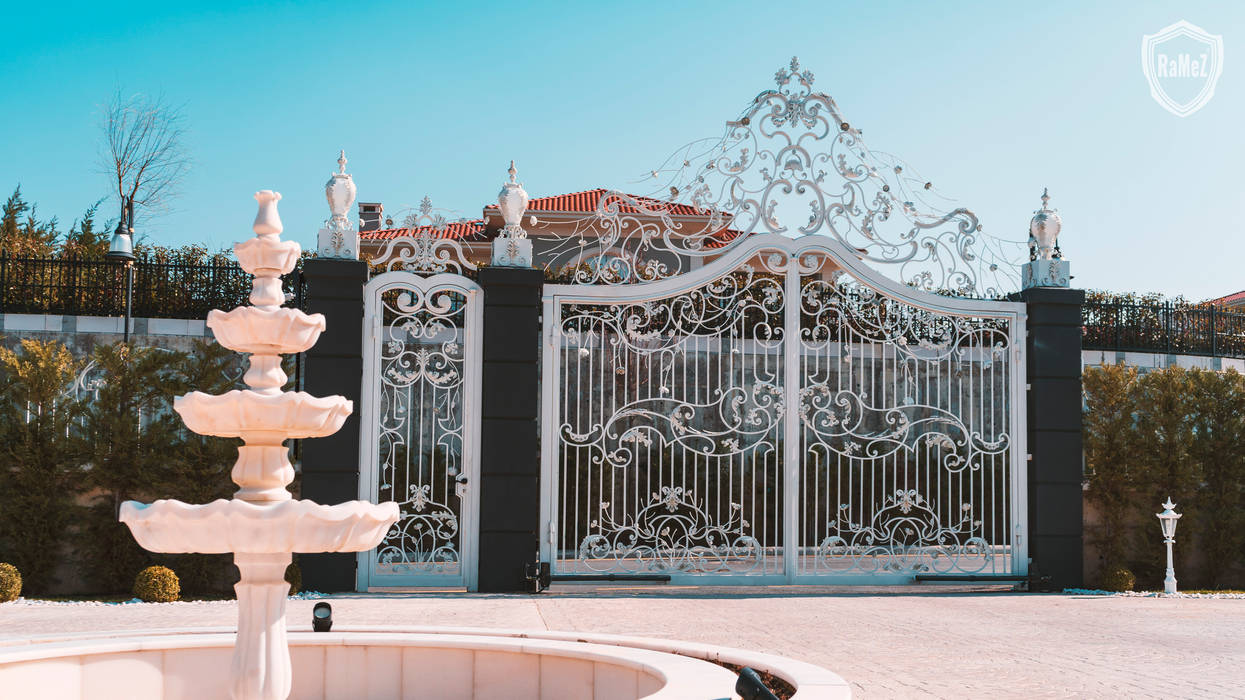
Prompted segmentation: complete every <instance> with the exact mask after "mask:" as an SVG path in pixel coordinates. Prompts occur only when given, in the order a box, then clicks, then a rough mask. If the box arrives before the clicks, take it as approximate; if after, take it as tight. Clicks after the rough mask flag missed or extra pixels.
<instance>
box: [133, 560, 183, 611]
mask: <svg viewBox="0 0 1245 700" xmlns="http://www.w3.org/2000/svg"><path fill="white" fill-rule="evenodd" d="M181 592H182V587H181V584H180V583H179V582H178V580H177V574H175V573H173V570H172V569H170V568H168V567H167V566H149V567H147V568H146V569H143V570H142V571H140V572H138V576H135V577H134V597H135V598H138V599H139V600H141V601H143V602H144V603H172V602H173V601H175V600H177V599H178V597H179V596H180V595H181Z"/></svg>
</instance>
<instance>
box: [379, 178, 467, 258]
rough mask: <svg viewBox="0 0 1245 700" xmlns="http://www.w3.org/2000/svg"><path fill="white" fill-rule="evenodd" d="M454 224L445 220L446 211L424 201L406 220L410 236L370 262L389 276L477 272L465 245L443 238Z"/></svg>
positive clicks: (389, 245) (396, 240)
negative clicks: (402, 272)
mask: <svg viewBox="0 0 1245 700" xmlns="http://www.w3.org/2000/svg"><path fill="white" fill-rule="evenodd" d="M452 223H455V222H453V221H451V220H450V219H449V218H447V217H446V216H445V212H444V210H441V209H436V208H434V207H433V206H432V201H431V200H430V199H428V198H427V197H424V199H423V201H421V202H420V204H419V208H418V209H417V210H415V211H412V212H410V213H408V214H407V215H406V217H405V219H404V220H403V223H402V226H403V228H404V229H406V230H409V231H410V235H407V236H402V237H399V238H394V239H392V240H390V241H389V242H387V243H385V246H384V247H383V248H381V250H380V252H378V253H377V254H376V255H375V256H374V257H372V258H371V260H370V262H371V264H372V265H373V266H376V267H380V268H382V269H384V270H385V271H386V272H392V271H393V270H406V271H407V272H414V273H418V274H436V273H440V272H456V273H458V274H464V271H466V270H475V269H476V264H475V263H473V262H471V260H470V258H469V257H468V256H467V253H466V251H464V250H463V247H462V244H461V243H459V242H458V241H457V240H455V239H452V238H445V237H444V236H443V234H444V232H445V231H446V230H447V229H448V228H449V226H450V224H452Z"/></svg>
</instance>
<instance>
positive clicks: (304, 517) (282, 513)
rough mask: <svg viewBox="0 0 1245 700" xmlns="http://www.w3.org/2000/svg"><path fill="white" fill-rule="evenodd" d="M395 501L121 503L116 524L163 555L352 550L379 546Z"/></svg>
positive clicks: (391, 520)
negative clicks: (322, 503) (128, 529)
mask: <svg viewBox="0 0 1245 700" xmlns="http://www.w3.org/2000/svg"><path fill="white" fill-rule="evenodd" d="M398 516H399V508H398V504H397V503H393V502H388V503H379V504H377V503H369V502H367V501H348V502H346V503H338V504H335V505H320V504H318V503H314V502H312V501H304V500H298V501H295V500H288V501H273V502H270V503H265V504H255V503H249V502H247V501H241V500H237V499H233V500H225V499H218V500H215V501H212V502H211V503H207V504H203V505H194V504H189V503H183V502H181V501H175V500H170V499H161V500H158V501H155V502H154V503H149V504H148V503H139V502H137V501H126V502H124V503H122V504H121V513H120V520H121V522H123V523H125V524H126V525H127V526H128V527H129V528H130V532H132V533H133V535H134V539H135V540H137V541H138V543H139V545H141V546H142V547H143V548H144V549H147V550H149V551H152V552H163V553H166V554H189V553H194V554H226V553H229V552H233V553H240V554H282V553H289V552H305V553H312V552H357V551H360V550H367V549H371V548H373V547H375V546H376V545H378V544H380V541H381V539H382V538H383V537H384V536H385V532H386V531H388V529H389V527H390V526H392V525H393V523H394V522H396V521H397V519H398Z"/></svg>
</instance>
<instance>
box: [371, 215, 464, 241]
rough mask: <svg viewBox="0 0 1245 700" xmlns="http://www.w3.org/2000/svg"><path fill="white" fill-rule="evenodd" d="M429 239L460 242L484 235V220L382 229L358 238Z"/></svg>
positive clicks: (373, 239)
mask: <svg viewBox="0 0 1245 700" xmlns="http://www.w3.org/2000/svg"><path fill="white" fill-rule="evenodd" d="M417 233H418V234H422V235H427V236H428V237H430V238H453V239H456V240H462V239H464V238H471V237H474V236H478V235H480V234H482V233H484V219H473V220H471V221H451V222H449V223H447V224H445V225H444V226H442V227H437V226H416V227H414V228H383V229H379V230H376V231H361V232H360V233H359V237H360V238H362V239H363V240H365V241H389V240H393V239H394V238H404V237H406V236H414V235H416V234H417Z"/></svg>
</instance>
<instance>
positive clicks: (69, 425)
mask: <svg viewBox="0 0 1245 700" xmlns="http://www.w3.org/2000/svg"><path fill="white" fill-rule="evenodd" d="M0 368H2V369H3V371H4V377H3V380H2V384H0V559H3V560H5V561H8V562H11V563H13V564H14V565H16V566H17V568H18V569H19V570H20V571H21V573H22V578H23V580H24V581H25V589H26V590H27V591H29V592H30V593H44V592H46V591H47V588H48V586H50V585H51V584H52V583H53V571H54V569H55V566H56V564H57V562H59V561H61V560H62V547H63V544H64V542H65V540H66V536H67V535H66V533H67V531H68V530H69V529H70V526H71V525H72V524H73V523H74V522H75V521H76V512H77V508H76V506H75V504H74V497H75V494H76V493H78V492H80V491H81V487H82V484H81V478H82V474H81V470H80V468H79V465H80V464H81V461H80V454H79V453H78V452H77V450H76V446H75V441H73V440H70V439H68V438H67V436H68V435H70V434H71V433H72V431H73V429H74V427H75V418H76V417H77V415H78V411H79V404H78V402H77V401H76V400H75V399H74V397H73V396H71V395H68V394H67V393H66V389H67V388H68V387H70V386H71V384H72V382H73V381H74V379H75V377H76V376H77V374H78V371H79V369H80V363H79V362H78V361H77V360H75V359H74V357H73V355H71V354H70V352H69V350H67V349H66V348H65V346H64V345H62V344H60V343H58V342H56V341H46V342H44V341H39V340H34V339H30V338H25V339H23V340H22V341H21V345H20V349H19V351H14V350H10V349H8V348H3V347H0Z"/></svg>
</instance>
